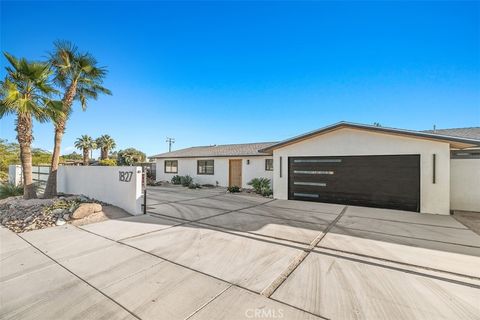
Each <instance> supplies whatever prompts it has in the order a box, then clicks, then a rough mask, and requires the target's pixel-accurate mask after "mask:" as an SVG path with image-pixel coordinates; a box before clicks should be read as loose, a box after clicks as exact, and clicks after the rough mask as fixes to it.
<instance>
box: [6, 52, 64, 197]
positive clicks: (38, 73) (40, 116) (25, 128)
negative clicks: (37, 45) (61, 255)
mask: <svg viewBox="0 0 480 320" xmlns="http://www.w3.org/2000/svg"><path fill="white" fill-rule="evenodd" d="M4 55H5V57H6V58H7V60H8V62H9V63H10V66H8V67H6V68H5V69H6V70H7V75H6V77H5V80H4V81H0V118H3V116H4V115H7V114H16V116H17V120H16V129H15V130H16V131H17V139H18V143H19V145H20V160H21V163H22V170H23V185H24V193H23V197H24V198H25V199H32V198H36V197H37V193H36V191H35V186H34V184H33V179H32V150H31V144H32V140H33V135H32V128H33V123H32V119H36V120H38V121H40V122H45V121H47V120H49V119H52V120H54V121H57V120H59V119H62V118H63V114H62V112H61V103H60V102H59V101H53V100H51V99H50V98H49V97H50V95H51V94H53V93H56V91H55V89H54V88H53V87H52V86H51V84H50V82H49V77H50V75H51V74H52V72H51V70H50V66H49V65H48V64H47V63H41V62H32V61H28V60H26V59H23V58H22V59H17V58H15V57H14V56H12V55H10V54H8V53H4Z"/></svg>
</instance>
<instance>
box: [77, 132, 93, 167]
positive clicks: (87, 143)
mask: <svg viewBox="0 0 480 320" xmlns="http://www.w3.org/2000/svg"><path fill="white" fill-rule="evenodd" d="M75 148H77V149H79V150H82V152H83V165H84V166H88V154H89V152H90V150H93V149H95V148H96V145H95V140H93V139H92V137H90V136H88V135H86V134H84V135H83V136H81V137H80V138H78V139H77V140H76V141H75Z"/></svg>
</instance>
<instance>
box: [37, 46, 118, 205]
mask: <svg viewBox="0 0 480 320" xmlns="http://www.w3.org/2000/svg"><path fill="white" fill-rule="evenodd" d="M54 45H55V50H54V51H53V52H52V53H51V54H50V64H51V65H52V67H53V70H54V80H55V83H56V84H57V85H58V86H59V87H61V88H62V90H63V98H62V108H63V112H64V113H65V115H66V117H65V118H64V119H62V121H58V122H56V123H55V140H54V147H53V154H52V163H51V172H50V176H49V177H48V181H47V186H46V187H45V197H46V198H49V197H53V196H54V195H55V194H56V193H57V190H56V189H57V169H58V163H59V160H60V146H61V144H62V138H63V134H64V132H65V125H66V123H67V120H68V116H69V115H70V114H71V112H72V106H73V103H74V101H76V100H77V101H79V102H80V104H81V106H82V109H83V110H84V111H85V110H86V108H87V101H88V100H89V99H94V100H96V99H97V98H98V95H99V94H101V93H103V94H109V95H110V94H111V92H110V90H108V89H107V88H105V87H103V86H102V83H103V79H104V78H105V76H106V74H107V71H106V69H105V68H103V67H99V66H98V63H97V61H96V60H95V58H94V57H93V56H92V55H91V54H89V53H82V52H79V51H78V49H77V47H76V46H74V45H73V44H72V43H70V42H68V41H57V42H55V43H54Z"/></svg>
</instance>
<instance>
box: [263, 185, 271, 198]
mask: <svg viewBox="0 0 480 320" xmlns="http://www.w3.org/2000/svg"><path fill="white" fill-rule="evenodd" d="M260 194H261V195H262V196H264V197H270V196H271V195H272V194H273V191H272V188H270V186H268V187H264V188H262V190H260Z"/></svg>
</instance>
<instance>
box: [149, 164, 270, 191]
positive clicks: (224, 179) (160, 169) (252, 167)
mask: <svg viewBox="0 0 480 320" xmlns="http://www.w3.org/2000/svg"><path fill="white" fill-rule="evenodd" d="M267 158H268V159H272V157H245V158H223V157H222V158H220V157H216V158H191V159H190V158H189V159H184V158H183V159H175V158H172V159H157V160H156V163H157V181H170V180H171V179H172V177H173V176H175V175H180V176H185V175H189V176H191V177H192V178H193V181H194V182H195V183H199V184H213V185H216V182H217V181H218V185H219V186H221V187H226V186H228V169H229V160H230V159H232V160H233V159H242V188H249V187H250V186H248V185H247V183H248V182H249V181H250V180H251V179H253V178H259V177H265V178H268V179H270V180H272V178H273V171H266V170H265V159H267ZM209 159H213V160H214V166H215V169H214V174H213V175H206V174H200V175H199V174H197V160H209ZM165 160H178V173H165V167H164V161H165ZM247 160H250V164H247Z"/></svg>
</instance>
